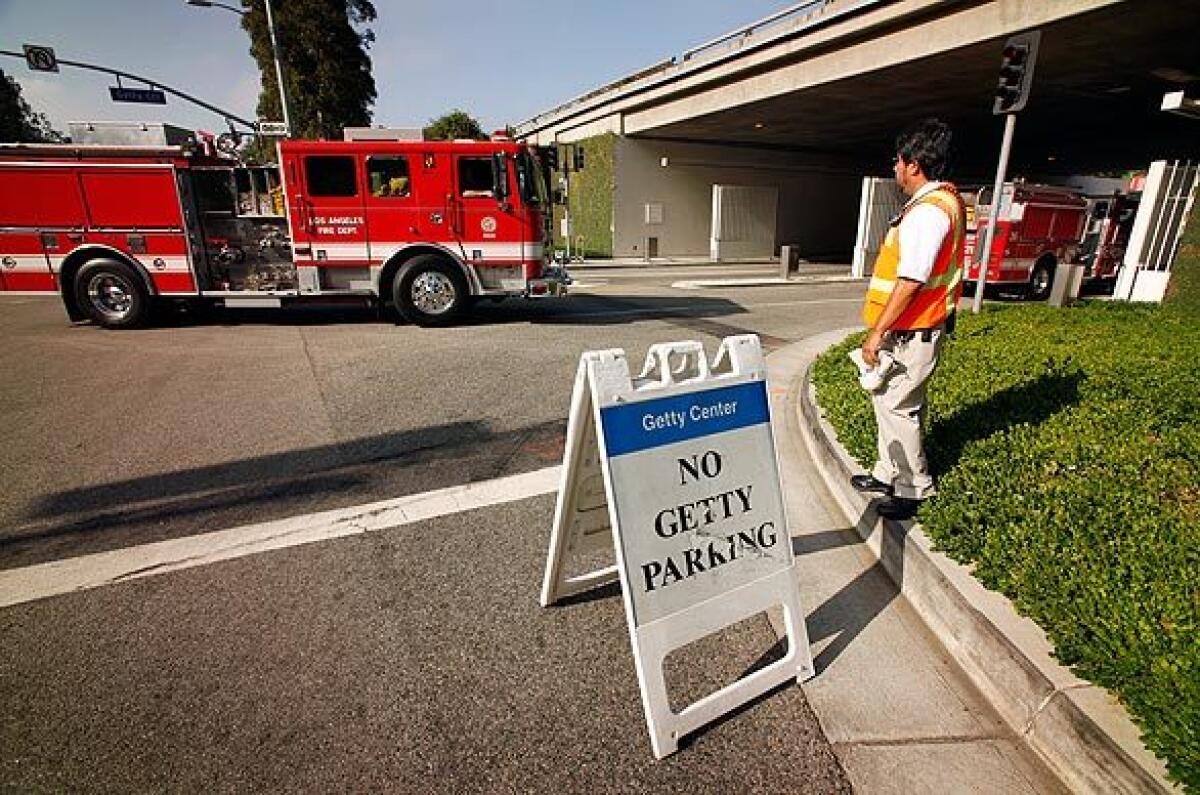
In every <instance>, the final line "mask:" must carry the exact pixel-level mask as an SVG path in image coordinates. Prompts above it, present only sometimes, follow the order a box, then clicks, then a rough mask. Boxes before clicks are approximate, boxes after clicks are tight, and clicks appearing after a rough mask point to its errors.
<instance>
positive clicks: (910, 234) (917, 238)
mask: <svg viewBox="0 0 1200 795" xmlns="http://www.w3.org/2000/svg"><path fill="white" fill-rule="evenodd" d="M941 184H942V183H940V182H926V183H925V184H924V185H922V186H921V187H920V188H919V189H917V192H916V193H914V194H913V195H912V198H911V199H909V202H908V204H909V205H912V204H914V203H916V202H918V201H920V200H921V197H922V196H925V195H926V194H927V193H929V192H931V191H934V190H936V189H937V188H938V187H940V186H941ZM949 232H950V217H949V216H948V215H946V213H945V212H943V211H942V210H941V209H940V208H938V207H936V206H934V205H932V204H928V203H926V204H918V205H917V206H916V207H913V208H912V209H911V210H909V211H908V212H907V213H905V214H904V218H903V219H902V220H901V221H900V230H899V233H900V265H899V266H898V267H897V269H896V275H897V276H899V277H900V278H901V279H912V280H913V281H915V282H921V283H922V284H924V283H925V282H926V281H928V279H929V274H930V273H932V272H933V263H934V260H936V259H937V255H938V251H939V250H941V248H942V241H944V240H945V239H946V235H947V234H948V233H949Z"/></svg>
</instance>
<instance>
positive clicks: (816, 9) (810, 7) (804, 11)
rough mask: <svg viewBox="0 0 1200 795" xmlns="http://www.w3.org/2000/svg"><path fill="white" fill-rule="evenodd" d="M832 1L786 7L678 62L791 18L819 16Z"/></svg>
mask: <svg viewBox="0 0 1200 795" xmlns="http://www.w3.org/2000/svg"><path fill="white" fill-rule="evenodd" d="M831 2H833V0H802V2H799V3H796V5H794V6H788V7H787V8H784V9H782V10H780V11H776V12H775V13H774V14H771V15H770V16H766V17H763V18H762V19H760V20H758V21H757V22H751V23H750V24H749V25H744V26H743V27H740V28H738V29H737V30H735V31H732V32H730V33H726V34H725V35H724V36H719V37H717V38H715V39H713V40H712V41H707V42H705V43H704V44H701V45H699V46H698V47H693V48H691V49H690V50H684V53H683V55H681V56H680V58H679V60H680V61H689V60H691V59H692V58H694V57H695V56H696V54H697V53H701V52H704V51H705V50H708V49H712V48H713V47H719V46H720V45H722V44H725V43H726V42H734V41H741V40H744V39H748V38H750V37H751V36H752V35H753V34H754V33H756V32H758V31H762V30H766V29H769V28H773V27H775V26H776V25H777V24H778V23H780V22H782V21H783V20H785V19H789V18H791V17H799V16H812V15H813V14H819V13H821V12H822V11H824V10H825V6H827V5H829V4H830V3H831Z"/></svg>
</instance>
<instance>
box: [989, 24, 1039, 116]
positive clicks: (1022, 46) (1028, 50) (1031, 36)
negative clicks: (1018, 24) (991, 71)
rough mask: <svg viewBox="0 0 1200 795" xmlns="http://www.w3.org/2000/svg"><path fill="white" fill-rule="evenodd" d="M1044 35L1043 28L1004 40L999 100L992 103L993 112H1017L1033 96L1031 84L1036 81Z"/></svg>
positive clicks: (998, 88) (998, 89)
mask: <svg viewBox="0 0 1200 795" xmlns="http://www.w3.org/2000/svg"><path fill="white" fill-rule="evenodd" d="M1041 37H1042V34H1041V31H1036V30H1035V31H1033V32H1032V33H1022V34H1021V35H1020V36H1013V37H1012V38H1011V39H1009V40H1008V41H1006V42H1004V52H1003V54H1002V55H1001V57H1000V80H999V82H997V84H996V102H995V104H993V105H992V113H994V114H996V115H1001V114H1005V113H1016V112H1017V111H1019V110H1020V109H1021V108H1023V107H1025V102H1026V101H1027V100H1028V99H1029V87H1030V85H1031V84H1032V83H1033V64H1034V61H1035V60H1037V49H1038V42H1039V40H1040V39H1041Z"/></svg>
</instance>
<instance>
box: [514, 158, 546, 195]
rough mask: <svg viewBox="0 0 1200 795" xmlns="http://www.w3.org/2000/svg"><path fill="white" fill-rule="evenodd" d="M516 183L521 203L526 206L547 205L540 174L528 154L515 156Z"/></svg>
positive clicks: (544, 185) (536, 165) (544, 186)
mask: <svg viewBox="0 0 1200 795" xmlns="http://www.w3.org/2000/svg"><path fill="white" fill-rule="evenodd" d="M517 183H518V186H519V187H520V189H521V201H522V202H524V203H525V204H526V205H529V206H535V207H545V206H547V205H548V204H549V195H550V194H549V193H548V192H547V190H546V183H545V181H544V180H543V179H542V172H541V170H540V169H539V168H538V164H537V162H536V161H535V160H534V159H533V156H532V155H530V154H529V152H526V151H522V152H519V153H518V154H517Z"/></svg>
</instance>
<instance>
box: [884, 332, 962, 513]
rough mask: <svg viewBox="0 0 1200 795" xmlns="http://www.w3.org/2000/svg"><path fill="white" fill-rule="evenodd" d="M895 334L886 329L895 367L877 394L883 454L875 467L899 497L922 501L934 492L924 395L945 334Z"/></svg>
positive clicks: (886, 344)
mask: <svg viewBox="0 0 1200 795" xmlns="http://www.w3.org/2000/svg"><path fill="white" fill-rule="evenodd" d="M921 335H922V332H919V331H918V332H914V333H913V335H912V336H911V337H908V338H906V339H897V338H896V336H895V335H894V334H888V335H887V337H886V338H885V340H884V343H883V350H888V351H891V352H892V355H893V356H895V357H896V364H895V369H894V370H893V371H892V374H891V376H890V377H889V378H888V380H887V382H886V383H885V384H884V386H883V389H881V390H880V391H879V392H876V393H874V395H873V396H872V403H873V404H874V406H875V424H876V426H877V427H878V429H879V458H878V460H877V461H876V462H875V468H874V470H873V471H872V472H871V474H872V475H874V476H875V478H876V479H878V480H882V481H883V482H884V483H889V484H891V486H892V488H893V489H894V490H895V494H896V496H897V497H908V498H910V499H919V500H923V499H925V498H926V497H932V496H933V495H934V494H935V493H936V489H935V488H934V484H933V478H932V477H930V476H929V467H928V466H927V464H926V462H925V449H924V447H922V445H921V429H922V427H923V426H924V425H925V406H926V401H925V395H926V386H927V384H928V383H929V378H930V376H932V375H933V371H934V370H935V369H937V363H938V356H939V354H940V353H941V351H942V344H943V342H944V340H945V333H944V331H943V329H942V328H937V329H933V330H932V331H930V332H929V336H930V339H929V341H928V342H926V341H925V340H923V339H922V338H921Z"/></svg>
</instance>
